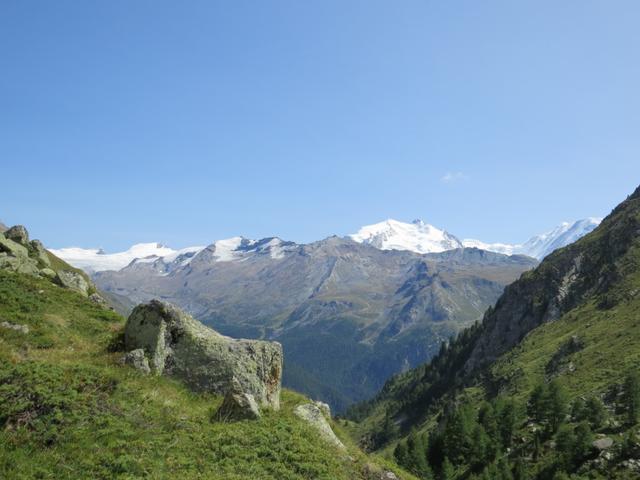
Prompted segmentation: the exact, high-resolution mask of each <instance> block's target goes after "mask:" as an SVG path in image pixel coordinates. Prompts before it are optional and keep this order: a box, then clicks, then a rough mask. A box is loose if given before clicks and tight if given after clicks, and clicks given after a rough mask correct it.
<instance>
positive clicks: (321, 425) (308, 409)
mask: <svg viewBox="0 0 640 480" xmlns="http://www.w3.org/2000/svg"><path fill="white" fill-rule="evenodd" d="M293 413H294V414H295V415H296V416H298V417H300V418H301V419H303V420H305V421H306V422H308V423H309V424H310V425H311V426H312V427H314V428H315V429H316V430H317V431H318V433H319V434H320V436H321V437H322V438H324V439H325V440H326V441H328V442H329V443H332V444H334V445H335V446H336V447H338V448H340V449H342V450H345V449H346V447H345V446H344V444H343V443H342V442H341V441H340V439H339V438H338V437H336V434H335V433H333V430H332V429H331V426H330V425H329V423H328V422H327V419H326V418H325V417H324V414H323V412H322V410H320V409H319V408H318V407H317V406H316V405H314V404H313V403H304V404H302V405H298V406H297V407H296V408H295V409H294V410H293Z"/></svg>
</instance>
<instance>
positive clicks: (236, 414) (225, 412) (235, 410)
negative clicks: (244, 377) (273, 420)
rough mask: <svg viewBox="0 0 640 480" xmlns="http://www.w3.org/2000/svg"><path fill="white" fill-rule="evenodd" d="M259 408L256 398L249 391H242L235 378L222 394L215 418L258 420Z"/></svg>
mask: <svg viewBox="0 0 640 480" xmlns="http://www.w3.org/2000/svg"><path fill="white" fill-rule="evenodd" d="M260 416H261V415H260V408H259V407H258V404H257V403H256V399H255V398H254V397H253V395H251V394H250V393H246V392H243V391H242V386H241V385H240V382H238V381H237V380H236V379H235V378H234V379H233V380H232V382H231V389H230V390H229V391H228V392H227V394H226V395H225V396H224V400H223V401H222V404H221V405H220V407H219V408H218V410H217V411H216V415H215V419H216V420H217V421H219V422H231V421H238V420H258V419H259V418H260Z"/></svg>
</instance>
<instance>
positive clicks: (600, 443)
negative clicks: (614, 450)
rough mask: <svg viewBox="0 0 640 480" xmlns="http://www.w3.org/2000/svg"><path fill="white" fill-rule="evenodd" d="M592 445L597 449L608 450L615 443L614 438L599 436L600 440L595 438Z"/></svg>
mask: <svg viewBox="0 0 640 480" xmlns="http://www.w3.org/2000/svg"><path fill="white" fill-rule="evenodd" d="M592 445H593V448H595V449H596V450H599V451H602V450H607V449H609V448H611V446H612V445H613V439H611V438H609V437H604V438H599V439H598V440H594V441H593V443H592Z"/></svg>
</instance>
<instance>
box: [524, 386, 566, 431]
mask: <svg viewBox="0 0 640 480" xmlns="http://www.w3.org/2000/svg"><path fill="white" fill-rule="evenodd" d="M568 411H569V400H568V396H567V393H566V391H565V390H564V388H563V387H562V385H560V382H558V381H557V380H552V381H551V382H550V383H549V384H541V385H538V386H536V387H535V388H534V389H533V391H532V393H531V396H530V397H529V403H528V407H527V412H528V413H529V416H530V417H531V418H532V419H533V420H534V421H535V422H537V423H539V424H542V425H544V426H545V430H546V433H547V435H552V434H554V433H555V432H556V431H557V430H558V427H559V426H560V425H561V424H562V422H564V421H565V418H566V416H567V413H568Z"/></svg>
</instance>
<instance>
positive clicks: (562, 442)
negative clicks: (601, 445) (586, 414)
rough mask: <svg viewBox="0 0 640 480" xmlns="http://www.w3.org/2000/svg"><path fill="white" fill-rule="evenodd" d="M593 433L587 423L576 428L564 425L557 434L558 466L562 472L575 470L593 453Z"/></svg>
mask: <svg viewBox="0 0 640 480" xmlns="http://www.w3.org/2000/svg"><path fill="white" fill-rule="evenodd" d="M592 442H593V433H592V432H591V427H590V426H589V424H588V423H587V422H586V421H583V422H580V423H579V424H578V425H577V426H576V427H575V428H574V427H572V426H571V425H562V426H561V427H560V428H559V429H558V433H557V434H556V452H557V455H558V464H559V465H560V467H561V468H562V470H564V471H567V472H571V471H573V470H575V469H576V468H577V467H578V466H579V465H580V464H581V463H582V462H583V461H584V460H585V459H586V458H587V457H588V456H589V454H590V453H591V450H592V446H591V443H592Z"/></svg>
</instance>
